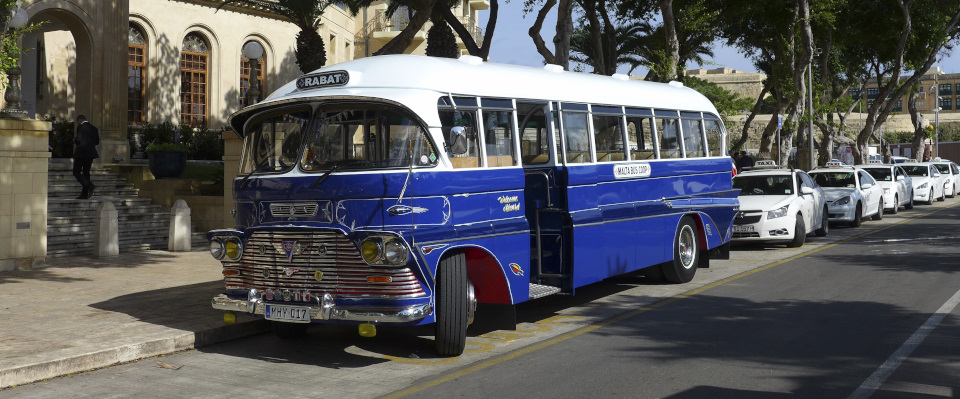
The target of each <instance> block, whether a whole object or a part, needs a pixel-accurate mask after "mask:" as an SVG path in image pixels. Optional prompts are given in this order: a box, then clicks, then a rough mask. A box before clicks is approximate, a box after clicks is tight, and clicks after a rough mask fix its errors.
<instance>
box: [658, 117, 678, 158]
mask: <svg viewBox="0 0 960 399" xmlns="http://www.w3.org/2000/svg"><path fill="white" fill-rule="evenodd" d="M677 125H678V121H677V118H657V132H658V133H660V158H661V159H666V158H683V154H682V153H681V152H680V132H679V131H678V130H679V129H678V126H677Z"/></svg>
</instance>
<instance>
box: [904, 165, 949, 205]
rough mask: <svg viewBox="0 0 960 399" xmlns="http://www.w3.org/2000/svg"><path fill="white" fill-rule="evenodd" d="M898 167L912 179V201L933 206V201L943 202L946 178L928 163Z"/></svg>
mask: <svg viewBox="0 0 960 399" xmlns="http://www.w3.org/2000/svg"><path fill="white" fill-rule="evenodd" d="M900 167H901V168H903V170H905V171H906V172H907V174H908V175H910V177H912V178H913V200H914V201H915V202H923V203H926V204H927V205H933V200H934V199H938V200H940V201H943V199H944V194H943V187H944V185H946V178H945V177H944V176H943V175H942V174H940V171H938V170H937V168H935V167H934V166H933V164H932V163H930V162H904V163H902V164H900Z"/></svg>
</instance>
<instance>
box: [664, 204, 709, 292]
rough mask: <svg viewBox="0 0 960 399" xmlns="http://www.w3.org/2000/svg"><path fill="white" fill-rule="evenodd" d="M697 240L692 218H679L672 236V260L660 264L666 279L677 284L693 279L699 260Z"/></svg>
mask: <svg viewBox="0 0 960 399" xmlns="http://www.w3.org/2000/svg"><path fill="white" fill-rule="evenodd" d="M699 242H700V240H699V238H698V237H697V227H696V225H694V223H693V218H691V217H690V216H684V217H682V218H680V223H679V224H678V225H677V233H676V234H674V236H673V260H672V261H668V262H666V263H664V264H662V265H660V270H661V271H662V272H663V277H664V279H665V280H666V281H668V282H670V283H674V284H679V283H686V282H689V281H690V280H693V276H694V275H695V274H697V265H698V264H699V262H700V249H699V248H697V246H698V243H699Z"/></svg>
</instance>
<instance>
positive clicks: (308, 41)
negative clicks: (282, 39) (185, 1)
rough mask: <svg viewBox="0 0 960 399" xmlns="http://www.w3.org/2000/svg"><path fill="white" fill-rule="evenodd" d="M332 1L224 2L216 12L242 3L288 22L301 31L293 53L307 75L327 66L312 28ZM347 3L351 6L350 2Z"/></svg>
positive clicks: (244, 0)
mask: <svg viewBox="0 0 960 399" xmlns="http://www.w3.org/2000/svg"><path fill="white" fill-rule="evenodd" d="M334 2H335V1H332V0H275V1H263V0H223V2H222V3H220V6H219V7H217V10H218V11H219V10H220V9H221V8H223V7H226V6H228V5H230V4H242V5H248V6H253V7H256V8H260V9H265V10H267V11H269V12H272V13H274V14H277V15H279V16H281V17H284V18H286V19H288V20H289V21H290V22H291V23H293V24H294V25H296V26H297V27H298V28H300V33H297V43H296V44H297V46H296V50H295V51H294V52H295V55H296V57H297V65H298V66H299V67H300V71H301V72H303V73H309V72H311V71H314V70H316V69H318V68H321V67H323V66H324V65H325V64H326V63H327V52H326V50H324V42H323V38H322V37H320V35H319V34H318V33H317V30H316V29H315V28H314V22H316V21H317V20H318V19H319V18H320V16H322V15H323V12H324V10H326V9H327V7H329V6H330V5H331V4H333V3H334ZM346 3H347V4H348V5H350V3H353V1H348V2H346Z"/></svg>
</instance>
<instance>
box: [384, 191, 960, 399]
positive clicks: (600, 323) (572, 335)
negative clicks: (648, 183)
mask: <svg viewBox="0 0 960 399" xmlns="http://www.w3.org/2000/svg"><path fill="white" fill-rule="evenodd" d="M956 205H957V203H955V204H953V205H949V206H946V207H943V208H939V209H935V210H932V211H930V212H927V213H924V214H920V215H917V216H913V217H910V218H906V219H904V220H901V221H899V222H897V223H894V224H891V225H887V226H883V227H881V228H879V229H876V230H871V231H868V232H864V233H861V234H857V235H855V236H853V237H849V238H845V239H843V240H840V241H837V242H835V243H832V244H826V245H823V246H821V247H819V248H814V249H812V250H810V251H807V252H804V253H801V254H797V255H794V256H791V257H789V258H786V259H781V260H778V261H776V262H773V263H770V264H768V265H764V266H760V267H758V268H756V269H753V270H748V271H745V272H743V273H740V274H737V275H733V276H730V277H727V278H725V279H722V280H717V281H714V282H712V283H710V284H707V285H704V286H703V287H700V288H696V289H693V290H690V291H687V292H684V293H682V294H679V295H677V296H674V297H671V298H666V299H663V300H661V301H659V302H655V303H652V304H649V305H647V306H644V307H641V308H639V309H636V310H631V311H629V312H626V313H621V314H619V315H617V316H613V317H611V318H609V319H604V320H599V321H597V322H596V323H594V324H591V325H589V326H585V327H582V328H579V329H576V330H573V331H569V332H566V333H563V334H560V335H558V336H556V337H553V338H551V339H548V340H546V341H543V342H539V343H536V344H533V345H530V346H526V347H523V348H520V349H517V350H515V351H512V352H508V353H504V354H502V355H499V356H496V357H494V358H492V359H487V360H484V361H482V362H480V363H477V364H475V365H473V366H470V367H467V368H464V369H461V370H458V371H455V372H453V373H450V374H447V375H445V376H442V377H439V378H436V379H434V380H430V381H426V382H422V383H420V384H417V385H414V386H412V387H410V388H407V389H404V390H401V391H397V392H394V393H391V394H389V395H385V396H383V397H384V398H401V397H404V396H407V395H411V394H414V393H417V392H420V391H423V390H425V389H427V388H432V387H435V386H437V385H440V384H443V383H445V382H449V381H453V380H455V379H457V378H460V377H463V376H466V375H468V374H471V373H474V372H477V371H480V370H483V369H485V368H488V367H492V366H495V365H498V364H500V363H503V362H506V361H508V360H512V359H515V358H518V357H520V356H523V355H526V354H528V353H531V352H535V351H538V350H540V349H543V348H546V347H548V346H552V345H555V344H558V343H560V342H563V341H566V340H568V339H570V338H575V337H578V336H581V335H583V334H586V333H589V332H592V331H596V330H598V329H600V328H603V327H606V326H609V325H611V324H614V323H617V322H620V321H623V320H625V319H629V318H631V317H634V316H637V315H640V314H642V313H646V312H648V311H650V310H654V309H657V308H661V307H664V306H666V305H669V304H671V303H674V302H677V301H679V300H681V299H685V298H689V297H691V296H694V295H697V294H699V293H702V292H704V291H707V290H709V289H712V288H716V287H719V286H721V285H723V284H726V283H729V282H731V281H735V280H739V279H741V278H744V277H747V276H750V275H753V274H755V273H759V272H761V271H764V270H767V269H771V268H773V267H776V266H780V265H782V264H784V263H787V262H790V261H793V260H796V259H799V258H802V257H804V256H807V255H812V254H815V253H817V252H820V251H823V250H826V249H828V248H833V247H835V246H837V245H840V244H843V243H847V242H850V241H853V240H856V239H859V238H862V237H865V236H868V235H871V234H874V233H878V232H881V231H884V230H887V229H890V228H893V227H895V226H899V225H901V224H903V223H906V222H909V221H912V220H915V219H920V218H922V217H925V216H928V215H932V214H934V213H936V212H939V211H941V210H943V209H947V208H950V207H953V206H956ZM485 335H486V334H485ZM451 359H454V360H459V357H455V358H451ZM391 360H392V359H391ZM405 360H409V359H405ZM431 364H435V363H431Z"/></svg>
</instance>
